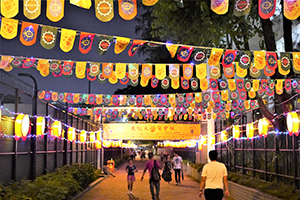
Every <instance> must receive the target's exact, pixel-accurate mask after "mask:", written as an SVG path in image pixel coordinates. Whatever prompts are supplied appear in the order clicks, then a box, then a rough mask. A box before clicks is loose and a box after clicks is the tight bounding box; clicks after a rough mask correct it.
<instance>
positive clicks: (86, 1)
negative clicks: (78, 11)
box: [70, 0, 92, 9]
mask: <svg viewBox="0 0 300 200" xmlns="http://www.w3.org/2000/svg"><path fill="white" fill-rule="evenodd" d="M70 4H73V5H75V6H78V7H80V8H84V9H90V7H91V6H92V1H91V0H70Z"/></svg>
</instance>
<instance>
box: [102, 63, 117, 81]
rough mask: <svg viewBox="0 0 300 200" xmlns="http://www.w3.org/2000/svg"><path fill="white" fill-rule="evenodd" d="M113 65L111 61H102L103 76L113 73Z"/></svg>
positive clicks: (106, 76) (108, 76)
mask: <svg viewBox="0 0 300 200" xmlns="http://www.w3.org/2000/svg"><path fill="white" fill-rule="evenodd" d="M113 68H114V65H113V64H112V63H102V73H103V77H104V78H110V77H111V76H112V75H113Z"/></svg>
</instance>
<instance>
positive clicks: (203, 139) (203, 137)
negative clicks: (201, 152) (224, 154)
mask: <svg viewBox="0 0 300 200" xmlns="http://www.w3.org/2000/svg"><path fill="white" fill-rule="evenodd" d="M201 143H202V144H207V136H206V135H204V136H203V135H202V137H201Z"/></svg>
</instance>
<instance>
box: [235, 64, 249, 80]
mask: <svg viewBox="0 0 300 200" xmlns="http://www.w3.org/2000/svg"><path fill="white" fill-rule="evenodd" d="M235 69H236V75H237V76H238V77H240V78H244V77H245V76H246V75H247V69H243V68H241V67H240V66H239V63H235Z"/></svg>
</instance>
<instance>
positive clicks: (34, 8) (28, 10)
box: [23, 0, 41, 20]
mask: <svg viewBox="0 0 300 200" xmlns="http://www.w3.org/2000/svg"><path fill="white" fill-rule="evenodd" d="M23 5H24V8H23V13H24V15H25V17H27V18H28V19H31V20H33V19H36V18H37V17H38V16H40V14H41V0H24V2H23Z"/></svg>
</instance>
